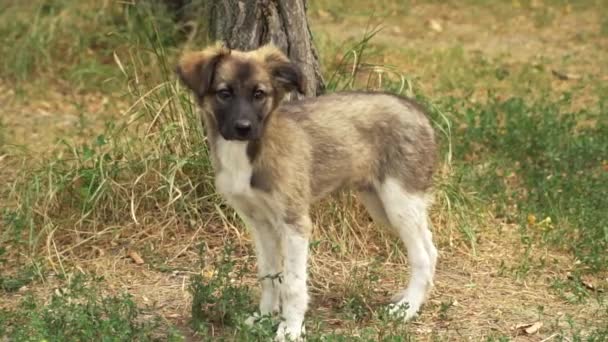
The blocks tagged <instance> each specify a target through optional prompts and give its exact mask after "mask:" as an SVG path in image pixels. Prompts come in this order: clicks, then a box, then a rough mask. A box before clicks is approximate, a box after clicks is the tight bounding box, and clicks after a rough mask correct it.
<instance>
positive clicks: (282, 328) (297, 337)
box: [274, 322, 306, 342]
mask: <svg viewBox="0 0 608 342" xmlns="http://www.w3.org/2000/svg"><path fill="white" fill-rule="evenodd" d="M305 333H306V329H305V328H304V326H299V325H298V326H293V325H292V326H290V325H288V324H287V323H285V322H281V323H280V324H279V328H278V329H277V335H276V337H275V338H274V340H275V342H287V341H292V342H302V341H305V339H304V337H303V336H302V335H303V334H305Z"/></svg>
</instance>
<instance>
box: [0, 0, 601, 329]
mask: <svg viewBox="0 0 608 342" xmlns="http://www.w3.org/2000/svg"><path fill="white" fill-rule="evenodd" d="M507 3H508V4H507ZM581 3H582V2H581ZM347 5H348V6H347ZM566 5H567V3H566V2H563V1H556V2H551V3H550V4H549V3H547V6H553V7H550V8H534V13H531V14H530V15H529V16H528V20H529V23H530V25H529V27H531V29H533V30H539V31H540V30H544V29H547V30H550V29H555V25H557V23H556V22H559V18H560V17H556V16H557V15H558V14H557V13H559V12H556V11H557V10H556V8H557V9H559V8H562V7H563V6H566ZM575 5H576V6H573V9H572V11H573V12H574V13H577V12H578V11H580V13H582V14H581V15H585V13H587V12H584V11H585V10H586V8H588V7H585V6H583V5H582V4H579V3H577V4H575ZM2 6H3V11H2V12H1V13H2V14H0V33H1V34H0V37H1V38H0V40H1V41H2V43H3V44H0V52H1V53H2V55H3V56H5V57H6V58H3V60H2V62H1V63H0V77H1V78H2V83H8V84H11V85H14V86H15V88H16V89H18V90H17V91H15V92H14V93H11V95H10V96H11V102H10V103H11V104H10V106H8V107H7V109H5V112H6V113H2V116H1V117H2V118H1V119H0V163H3V164H2V165H6V166H8V167H6V168H0V184H2V187H1V188H0V194H2V198H3V202H2V203H0V213H1V215H2V216H1V218H2V221H1V223H0V226H2V227H3V229H2V230H1V231H0V268H1V269H2V273H0V291H1V292H2V296H3V298H4V297H6V298H7V301H6V304H4V303H0V304H2V306H0V308H1V309H2V311H1V312H2V313H1V314H0V337H7V338H9V339H11V340H29V339H31V338H35V339H47V340H64V339H65V338H66V336H69V335H68V334H74V335H73V336H75V337H74V339H75V340H85V339H87V340H88V339H100V338H107V339H110V340H112V339H115V340H132V339H141V340H150V339H161V340H166V339H175V340H179V339H180V338H183V336H182V335H184V334H185V335H190V334H194V335H196V336H197V337H199V338H201V337H203V336H210V335H212V336H214V337H217V338H219V339H225V340H234V339H238V340H251V341H253V340H260V339H265V338H268V337H270V336H272V332H273V329H274V328H275V327H276V325H277V321H276V318H268V319H265V320H263V322H262V324H261V325H260V326H258V327H256V328H253V329H252V328H248V327H246V326H245V325H244V324H243V321H244V319H245V318H246V317H247V315H248V314H249V313H250V312H251V311H252V309H253V307H255V304H254V303H255V298H256V293H255V290H254V289H255V286H254V285H255V276H254V275H255V271H254V269H253V267H254V260H253V259H252V258H250V257H249V256H250V255H252V254H253V253H252V250H251V244H250V242H249V239H248V237H247V235H246V234H243V230H242V228H241V227H242V224H241V222H240V220H239V219H238V218H237V217H236V215H235V213H234V212H233V211H232V210H231V208H230V207H228V206H227V205H226V204H225V203H223V201H222V200H221V199H220V198H219V196H217V195H216V194H215V193H214V189H213V185H212V184H213V182H212V170H211V166H210V162H209V158H208V154H207V150H206V146H205V141H204V137H203V135H202V134H201V130H200V123H199V120H198V119H197V115H196V111H195V107H194V104H193V103H192V101H191V100H190V99H189V98H188V95H187V92H185V91H184V90H183V89H182V88H181V87H180V86H179V85H178V83H177V81H176V79H175V77H174V75H173V74H172V71H171V70H172V63H173V61H174V60H175V58H176V56H177V55H178V54H179V52H180V50H181V49H182V48H183V47H184V46H185V45H189V44H197V43H202V42H203V41H204V40H205V39H204V37H202V34H201V32H194V33H193V34H192V35H190V36H185V35H184V33H183V31H182V30H181V27H179V25H176V24H175V22H174V20H173V18H172V16H171V15H170V14H168V13H166V11H165V9H163V8H162V7H160V6H153V7H150V6H143V5H142V6H139V5H138V6H133V5H129V4H121V5H117V4H113V3H109V2H88V1H84V2H80V1H74V0H54V1H44V2H40V3H31V4H30V3H28V4H26V3H17V2H8V3H7V4H4V5H2ZM375 6H376V7H377V8H376V9H375V10H373V11H371V12H370V10H369V9H368V8H367V5H364V4H363V3H362V2H361V3H359V2H356V3H353V4H351V3H348V4H346V3H345V2H340V1H338V2H331V3H329V2H324V1H316V2H311V9H310V10H311V17H312V18H313V19H312V20H313V23H315V22H316V24H315V25H318V26H314V27H313V29H314V33H315V37H316V38H317V42H318V45H319V50H320V53H321V57H322V59H323V61H324V63H323V64H324V66H325V74H326V79H327V80H328V85H329V89H330V91H337V90H342V89H350V88H354V89H370V90H384V91H390V92H396V93H402V94H407V95H410V96H415V97H416V98H417V99H418V100H419V101H420V102H422V103H424V104H425V105H426V106H427V107H428V108H429V114H430V116H431V118H432V120H433V122H434V124H435V127H436V129H437V132H438V136H439V137H440V140H441V161H440V165H439V171H438V173H437V177H436V181H437V196H436V197H437V199H436V203H435V207H434V211H433V217H432V221H433V225H434V227H435V237H436V241H437V242H438V245H439V248H440V250H441V251H442V252H441V253H442V255H441V261H440V265H439V276H438V284H437V285H438V286H437V287H438V288H437V290H436V294H434V295H433V297H432V298H431V300H430V301H429V303H428V304H427V305H426V306H425V309H424V311H423V316H422V317H421V318H420V319H419V320H418V321H417V322H415V323H413V324H409V325H403V324H401V323H400V322H395V321H393V320H391V319H389V318H388V317H387V315H386V313H385V311H384V304H385V302H386V300H387V298H388V297H390V295H391V294H392V293H394V292H395V291H396V289H397V288H398V287H399V286H400V284H398V283H397V281H399V282H401V281H402V279H397V278H398V277H395V274H396V273H397V272H402V273H403V274H405V270H403V264H404V263H405V255H404V253H403V250H402V249H401V247H400V244H399V242H398V240H397V239H395V238H394V237H391V236H389V234H387V233H386V232H383V231H381V230H378V229H375V228H372V227H371V224H370V221H369V218H368V217H367V215H366V214H365V212H364V211H363V209H362V207H361V206H360V205H358V204H357V202H356V201H355V198H354V196H353V194H350V193H346V194H341V195H339V196H338V197H337V199H335V200H332V201H324V202H322V203H320V204H319V205H317V206H315V208H314V210H313V220H314V222H315V226H316V228H315V233H314V236H313V243H312V245H311V250H312V254H313V256H312V260H311V280H310V283H311V288H312V292H313V298H316V299H315V300H314V301H313V303H312V304H311V314H310V315H309V317H308V321H307V331H308V339H309V340H311V341H317V340H319V341H321V340H323V341H346V340H349V341H350V340H353V339H354V340H359V341H376V340H382V341H407V340H417V339H423V340H424V339H432V340H445V339H458V338H459V336H462V333H463V331H466V332H467V333H470V334H472V336H475V338H478V339H479V340H487V341H502V340H509V339H511V338H513V337H515V335H516V334H517V332H514V331H513V330H512V329H510V327H509V325H515V324H517V323H521V322H522V321H526V322H527V321H529V320H542V321H544V322H545V327H544V328H543V330H541V332H540V333H541V334H543V336H545V337H547V336H550V335H551V334H557V335H555V336H556V339H559V338H561V339H562V340H568V339H569V340H581V341H599V340H602V339H606V338H608V332H607V331H606V329H605V328H604V327H603V326H602V324H601V322H602V321H604V322H605V321H606V320H608V312H607V307H606V297H605V292H602V291H605V290H606V289H607V287H606V286H608V284H605V282H604V281H603V280H602V279H604V278H605V275H606V274H607V273H608V268H607V267H606V265H608V259H607V257H606V251H607V250H608V228H607V227H608V217H607V216H606V214H605V208H606V207H608V202H607V200H606V198H605V196H603V192H602V191H599V190H601V189H602V188H603V187H605V184H608V172H607V170H608V161H607V160H606V156H608V121H607V118H608V115H607V110H608V107H607V105H608V97H606V95H605V94H606V92H605V91H603V90H605V89H603V88H602V87H603V86H602V85H601V83H598V82H599V78H600V77H601V75H598V74H597V72H595V71H593V72H592V71H585V70H582V71H580V73H581V74H582V76H583V77H582V79H581V80H580V81H572V83H570V84H571V86H568V87H565V86H564V84H563V83H560V84H556V83H555V80H554V79H553V76H552V74H551V72H550V70H551V69H552V68H555V67H556V65H559V66H560V67H571V66H572V65H573V64H572V63H575V62H576V61H578V60H579V59H580V58H583V60H584V58H597V56H591V57H589V56H586V55H584V56H578V57H576V58H571V59H567V58H561V57H554V56H553V57H552V56H540V57H529V56H528V55H522V56H520V59H518V60H514V58H515V57H517V56H515V57H514V56H503V55H501V54H491V53H489V52H484V51H482V52H471V51H470V48H469V47H468V45H467V44H468V43H467V42H466V41H464V42H458V43H454V44H451V45H449V46H448V47H447V48H433V46H430V45H428V44H427V45H424V46H420V47H418V46H417V47H416V48H413V47H408V46H406V44H405V43H404V46H403V47H396V46H395V44H388V43H387V41H389V42H392V41H393V40H396V39H399V37H397V36H399V35H407V34H409V36H411V37H415V36H416V35H417V34H418V33H417V32H418V31H415V32H414V33H416V34H410V33H407V32H406V33H403V31H401V32H402V33H400V34H398V35H397V36H394V35H393V36H390V32H389V33H387V26H390V25H393V22H399V21H401V20H404V21H407V20H412V18H413V16H412V15H411V13H418V14H417V15H420V13H419V12H416V11H420V8H419V7H417V6H415V4H414V3H410V2H407V1H406V2H403V1H381V2H378V3H377V4H376V5H375ZM425 6H430V8H435V7H433V6H436V4H434V2H433V1H428V2H425ZM448 6H449V7H450V8H451V9H452V10H457V11H461V10H462V8H461V7H462V6H465V5H462V4H460V3H459V4H455V3H450V4H448ZM466 6H469V8H471V10H472V11H473V12H475V11H487V6H490V5H487V4H485V3H484V4H481V3H479V4H478V3H477V1H468V2H466ZM493 6H494V7H496V8H500V10H501V11H507V12H508V13H520V11H523V10H524V9H528V8H532V7H530V6H531V4H529V3H528V2H521V6H522V7H517V8H515V9H513V8H511V7H509V6H511V2H497V3H495V4H493V5H491V6H490V7H492V8H494V7H493ZM347 8H348V9H349V11H346V9H347ZM437 8H440V7H437ZM522 8H523V9H522ZM319 11H328V12H329V13H330V15H329V17H328V16H327V15H326V13H323V12H321V13H319ZM413 11H414V12H413ZM543 11H544V12H543ZM458 13H461V12H458ZM484 13H485V12H484ZM372 14H373V15H375V16H376V17H383V18H384V19H383V20H384V21H385V25H381V26H376V23H375V21H374V19H373V18H372V19H369V18H370V16H371V15H372ZM316 17H321V19H315V18H316ZM9 18H10V19H11V20H8V19H9ZM328 18H329V19H328ZM324 20H327V21H330V23H325V24H323V21H324ZM361 20H363V24H361V23H362V21H361ZM602 20H603V19H602V18H599V19H598V23H599V24H598V25H600V26H598V27H599V28H602V27H603V26H601V25H603V23H604V21H605V20H604V21H602ZM334 21H335V22H338V23H340V22H342V23H343V22H346V23H347V24H349V25H358V24H361V25H362V26H363V28H362V29H363V31H362V34H361V35H359V36H356V37H354V38H353V37H350V38H348V39H342V38H341V37H340V38H336V37H339V34H340V33H341V32H340V31H336V30H335V29H334V26H332V25H335V23H334ZM323 25H326V26H323ZM604 26H605V25H604ZM317 27H318V28H317ZM412 27H414V26H412ZM324 28H325V29H326V30H327V31H324ZM332 29H333V30H334V31H332ZM416 30H418V28H416ZM535 32H536V31H535ZM598 32H603V31H598ZM419 33H420V35H422V36H424V35H425V34H429V33H424V32H422V31H420V32H419ZM556 34H557V33H556ZM599 36H601V35H599ZM387 37H388V38H387ZM424 37H428V36H424ZM588 37H594V36H593V35H591V34H590V35H588ZM433 39H435V40H438V41H439V43H442V42H443V38H441V37H435V38H433ZM433 39H431V38H429V40H431V41H433ZM589 39H591V38H589ZM598 39H601V38H598ZM446 40H450V39H446ZM344 42H346V43H344ZM421 44H422V43H421ZM581 44H584V42H582V43H581ZM600 57H602V58H605V56H603V55H600ZM577 58H578V59H577ZM600 60H605V59H600ZM590 65H591V64H590ZM594 70H595V69H594ZM601 70H603V69H600V71H601ZM34 81H35V82H34ZM33 83H37V85H33ZM574 83H575V84H574ZM0 86H1V84H0ZM45 87H48V88H49V89H52V90H53V91H49V92H46V91H45V92H43V91H41V89H44V88H45ZM66 89H68V91H69V92H70V93H71V92H74V93H80V94H82V95H83V96H85V95H90V96H92V97H94V98H95V99H96V100H93V101H91V102H95V101H97V99H101V98H104V97H105V98H109V99H110V100H109V102H111V104H110V105H101V106H98V107H100V108H101V109H100V110H99V111H98V112H97V114H96V116H90V115H88V112H87V106H88V104H85V105H82V106H81V105H80V103H81V102H80V99H79V98H76V97H71V96H72V95H70V96H65V98H68V99H69V100H70V101H75V102H76V103H78V105H76V106H74V108H73V109H70V110H72V111H74V112H75V115H76V116H77V118H78V120H77V123H76V124H75V125H74V127H72V128H71V129H70V130H68V131H67V133H61V135H59V136H57V137H56V139H55V140H54V141H55V143H54V144H52V145H51V146H48V145H47V146H42V147H35V142H32V143H31V145H27V146H18V145H17V144H16V141H19V137H17V136H16V134H15V133H13V128H14V126H16V125H19V124H20V123H19V122H20V120H16V117H17V116H18V114H14V113H18V111H17V110H16V109H19V108H21V107H26V106H28V105H29V102H36V101H38V100H39V101H40V102H49V101H54V100H55V99H54V98H52V97H50V93H53V92H58V93H62V92H64V93H65V92H66ZM47 93H49V94H47ZM73 96H76V95H73ZM65 98H64V97H60V100H61V101H63V100H65ZM581 100H584V101H583V102H579V101H581ZM87 101H89V100H86V101H82V103H88V102H87ZM581 103H583V104H585V105H584V106H583V105H581ZM11 106H12V107H11ZM13 111H14V113H13ZM66 111H67V110H66ZM5 114H6V116H4V115H5ZM28 124H30V122H26V123H25V124H22V125H24V126H25V125H28ZM49 129H50V128H49ZM26 131H27V129H26ZM49 134H51V133H49ZM4 199H6V201H4ZM226 246H231V247H230V248H227V247H226ZM134 250H135V251H139V253H140V254H141V255H142V257H143V259H144V260H145V264H144V265H143V266H139V265H134V264H133V263H132V262H130V261H129V260H130V258H129V256H128V255H129V252H131V251H134ZM197 259H198V260H200V262H199V264H196V265H193V263H192V261H193V260H197ZM100 270H102V271H103V272H104V279H103V280H100V279H96V278H95V277H94V276H91V277H92V278H80V277H76V278H73V276H72V275H73V274H75V273H82V272H84V273H87V274H91V275H93V274H96V273H97V272H99V271H100ZM108 270H112V271H108ZM134 274H136V275H139V276H134ZM144 274H145V276H144ZM146 277H150V279H146ZM54 278H60V280H61V281H59V284H60V285H57V287H59V288H62V289H64V290H60V291H59V292H57V293H54V289H53V286H52V285H51V284H52V283H53V282H52V281H51V279H54ZM401 278H404V277H401ZM125 279H129V280H128V281H127V280H125ZM152 279H155V280H154V281H153V280H152ZM126 282H128V283H130V287H125V286H124V283H126ZM150 282H154V283H155V285H154V286H156V287H152V288H151V289H150V288H149V287H146V286H148V283H150ZM165 283H169V284H170V286H169V285H167V286H165V287H163V286H162V285H158V284H165ZM187 284H190V285H189V286H188V285H187ZM590 284H591V286H590ZM115 287H119V288H120V287H122V288H123V290H127V291H123V293H124V292H127V293H130V292H133V291H141V292H137V293H136V294H134V295H122V294H119V295H115V294H110V293H109V291H108V289H110V288H115ZM530 289H533V290H530ZM34 290H36V291H34ZM494 291H496V292H494ZM119 292H120V291H119ZM486 293H490V294H492V295H489V296H488V297H487V298H486V297H484V294H486ZM505 293H507V294H510V295H505ZM45 298H46V300H45ZM143 298H148V299H149V300H151V301H153V302H155V303H156V304H158V305H157V306H156V307H153V309H154V312H157V313H156V314H149V312H151V311H148V309H147V308H144V306H142V304H141V303H142V301H143V302H146V300H144V299H143ZM471 298H473V299H471ZM484 298H486V299H484ZM539 298H543V299H542V300H540V299H539ZM546 298H549V299H546ZM484 300H485V301H484ZM180 303H182V304H180ZM184 303H187V305H186V307H184V306H183V304H184ZM539 304H543V305H544V306H546V308H545V309H544V311H543V313H542V314H539V312H538V309H537V307H538V305H539ZM496 306H499V307H500V310H499V311H500V312H497V310H496ZM187 307H189V308H190V309H189V310H188V308H187ZM150 310H152V309H150ZM560 311H563V312H566V313H565V314H564V315H557V314H556V313H557V312H560ZM176 312H177V314H176ZM184 312H188V314H184ZM463 316H464V317H469V318H470V320H471V323H470V325H466V324H465V325H464V326H462V325H461V324H463V323H459V321H460V317H463ZM167 317H169V318H167ZM176 317H178V318H176ZM490 320H495V321H496V322H503V323H492V324H489V323H488V322H489V321H490ZM176 327H179V331H180V333H178V332H177V330H176V329H177V328H176ZM497 327H498V328H497ZM62 334H63V335H62ZM180 336H182V337H180Z"/></svg>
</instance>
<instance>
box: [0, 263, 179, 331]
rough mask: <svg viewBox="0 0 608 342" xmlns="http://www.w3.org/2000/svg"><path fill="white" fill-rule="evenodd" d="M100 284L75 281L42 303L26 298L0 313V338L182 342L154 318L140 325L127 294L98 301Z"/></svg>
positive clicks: (139, 313) (82, 278) (139, 312)
mask: <svg viewBox="0 0 608 342" xmlns="http://www.w3.org/2000/svg"><path fill="white" fill-rule="evenodd" d="M100 283H101V279H96V278H92V279H87V278H86V277H85V276H82V275H77V276H75V277H74V278H72V279H71V280H70V281H68V284H67V286H66V287H64V288H58V289H56V290H55V292H54V293H53V295H52V296H51V298H50V299H49V300H48V303H41V302H40V301H39V300H38V299H36V298H35V297H34V296H31V295H28V296H26V297H25V298H24V299H23V300H22V301H21V303H20V304H19V307H18V308H17V309H16V310H13V311H10V312H9V311H5V310H2V311H0V335H2V336H10V339H11V341H41V340H42V341H83V340H89V341H90V340H103V341H133V340H137V341H158V340H162V341H181V340H182V336H181V335H180V334H179V333H178V332H177V331H176V330H175V329H174V328H172V327H170V326H169V327H163V322H162V320H160V318H159V317H155V318H154V319H147V320H144V321H142V320H141V318H140V317H141V316H142V312H143V310H142V309H141V308H138V307H137V306H136V304H135V303H134V302H133V301H132V299H131V297H130V296H129V295H128V294H123V295H118V296H109V295H106V296H104V295H103V294H102V293H101V290H100V289H99V288H98V287H99V285H100ZM165 325H166V324H165ZM161 330H165V331H166V332H165V333H161Z"/></svg>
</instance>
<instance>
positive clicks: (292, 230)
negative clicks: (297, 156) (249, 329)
mask: <svg viewBox="0 0 608 342" xmlns="http://www.w3.org/2000/svg"><path fill="white" fill-rule="evenodd" d="M280 228H281V231H280V232H281V242H282V244H281V245H282V248H281V252H282V256H283V276H282V282H281V301H282V322H281V323H280V324H279V328H278V331H277V336H276V340H277V341H286V340H293V341H297V340H301V334H302V333H303V329H304V327H303V323H304V315H305V314H306V310H307V308H308V291H307V288H306V280H307V270H306V266H307V259H308V238H309V234H310V231H311V228H312V223H311V221H310V218H309V216H308V214H305V215H302V216H300V217H298V218H296V219H292V220H289V221H286V222H283V223H282V224H281V227H280Z"/></svg>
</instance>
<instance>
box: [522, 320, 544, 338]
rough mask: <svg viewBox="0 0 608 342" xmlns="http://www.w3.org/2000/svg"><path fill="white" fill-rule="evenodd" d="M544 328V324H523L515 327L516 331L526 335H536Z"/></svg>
mask: <svg viewBox="0 0 608 342" xmlns="http://www.w3.org/2000/svg"><path fill="white" fill-rule="evenodd" d="M542 326H543V323H542V322H534V323H522V324H518V325H516V326H515V330H517V331H519V332H523V333H526V334H527V335H532V334H536V333H537V332H538V331H539V330H540V328H541V327H542Z"/></svg>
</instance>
